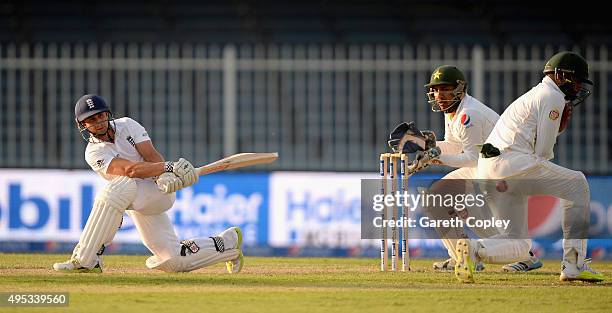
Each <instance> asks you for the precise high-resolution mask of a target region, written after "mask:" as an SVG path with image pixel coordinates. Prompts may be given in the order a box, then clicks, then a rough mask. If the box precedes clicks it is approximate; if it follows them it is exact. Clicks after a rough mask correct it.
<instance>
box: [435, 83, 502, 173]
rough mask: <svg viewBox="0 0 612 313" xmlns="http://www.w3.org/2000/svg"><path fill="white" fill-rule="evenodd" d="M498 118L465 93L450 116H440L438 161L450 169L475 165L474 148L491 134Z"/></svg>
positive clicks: (476, 163)
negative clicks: (440, 139) (442, 124)
mask: <svg viewBox="0 0 612 313" xmlns="http://www.w3.org/2000/svg"><path fill="white" fill-rule="evenodd" d="M498 119H499V115H498V114H497V113H495V111H493V110H492V109H491V108H489V107H488V106H486V105H484V104H483V103H482V102H480V101H478V100H477V99H476V98H474V97H472V96H470V95H468V94H466V95H465V97H463V100H461V103H459V107H458V108H457V111H456V113H455V114H454V115H451V114H444V141H439V142H438V143H437V144H438V145H439V146H440V149H441V150H442V155H440V161H441V162H442V163H443V164H444V165H447V166H451V167H473V168H475V167H476V166H477V165H478V153H479V151H478V147H477V146H476V145H482V144H483V143H484V142H485V139H487V137H488V136H489V134H490V133H491V130H492V129H493V127H494V126H495V123H497V120H498Z"/></svg>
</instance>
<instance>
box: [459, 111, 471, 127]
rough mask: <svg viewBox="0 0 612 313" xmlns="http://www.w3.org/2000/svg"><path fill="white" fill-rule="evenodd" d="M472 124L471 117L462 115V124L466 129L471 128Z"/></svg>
mask: <svg viewBox="0 0 612 313" xmlns="http://www.w3.org/2000/svg"><path fill="white" fill-rule="evenodd" d="M470 122H471V119H470V116H469V115H467V114H465V113H464V114H463V115H461V124H463V126H465V127H468V126H470Z"/></svg>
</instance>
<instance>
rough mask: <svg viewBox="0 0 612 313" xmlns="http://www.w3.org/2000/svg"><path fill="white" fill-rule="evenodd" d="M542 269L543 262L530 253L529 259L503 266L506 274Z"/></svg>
mask: <svg viewBox="0 0 612 313" xmlns="http://www.w3.org/2000/svg"><path fill="white" fill-rule="evenodd" d="M540 267H542V261H540V258H538V257H537V256H535V255H534V254H533V252H531V251H529V258H528V259H526V260H523V261H519V262H514V263H510V264H506V265H504V266H502V270H503V271H504V272H529V271H533V270H537V269H538V268H540Z"/></svg>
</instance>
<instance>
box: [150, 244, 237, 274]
mask: <svg viewBox="0 0 612 313" xmlns="http://www.w3.org/2000/svg"><path fill="white" fill-rule="evenodd" d="M191 240H193V241H194V242H195V243H196V244H197V246H198V247H199V250H198V251H197V252H195V253H191V252H190V251H187V252H186V253H185V255H184V256H183V255H181V254H180V252H179V253H177V254H176V255H175V256H173V257H170V258H168V259H161V258H159V257H157V256H152V257H149V258H148V259H147V262H146V264H147V267H148V268H150V269H157V270H161V271H164V272H190V271H193V270H197V269H199V268H203V267H206V266H210V265H213V264H217V263H220V262H227V261H231V260H234V259H236V258H237V257H238V255H239V254H240V250H237V249H227V250H225V251H224V252H219V251H217V249H216V248H215V244H214V242H213V240H212V239H211V238H196V239H191Z"/></svg>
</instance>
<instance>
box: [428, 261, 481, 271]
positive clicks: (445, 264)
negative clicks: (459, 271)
mask: <svg viewBox="0 0 612 313" xmlns="http://www.w3.org/2000/svg"><path fill="white" fill-rule="evenodd" d="M433 269H434V270H436V271H452V270H454V269H455V260H453V258H448V259H446V260H444V261H442V262H434V263H433ZM484 269H485V266H484V263H482V262H477V263H476V264H475V265H474V271H475V272H481V271H484Z"/></svg>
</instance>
